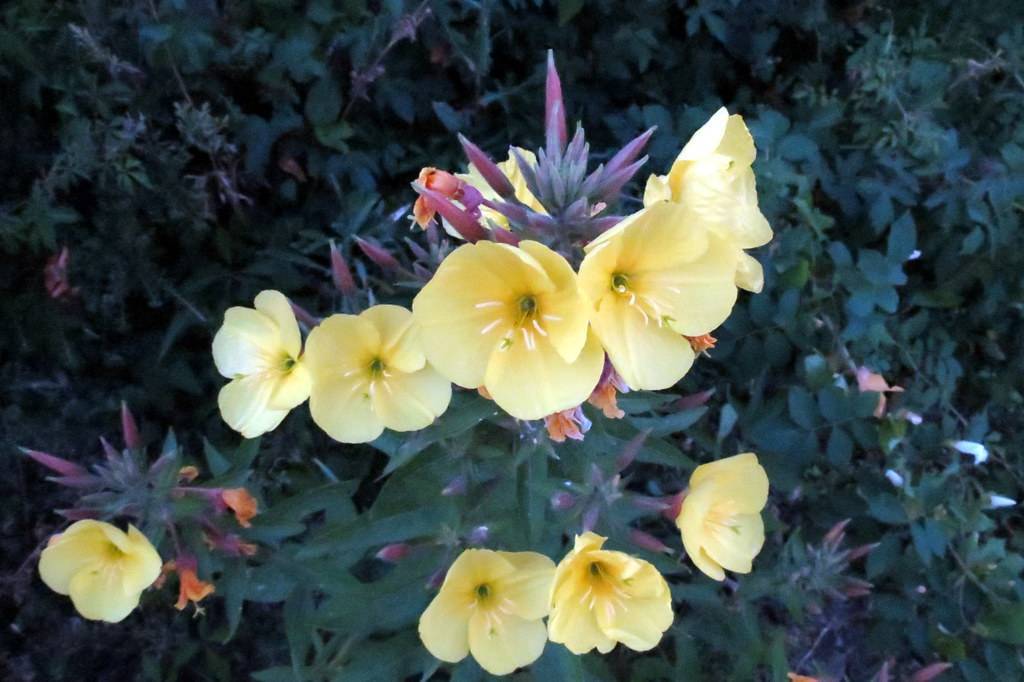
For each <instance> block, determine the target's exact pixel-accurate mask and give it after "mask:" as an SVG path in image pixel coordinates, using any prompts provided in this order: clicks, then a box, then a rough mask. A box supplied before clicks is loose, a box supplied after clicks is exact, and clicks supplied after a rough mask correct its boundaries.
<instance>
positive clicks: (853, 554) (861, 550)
mask: <svg viewBox="0 0 1024 682" xmlns="http://www.w3.org/2000/svg"><path fill="white" fill-rule="evenodd" d="M879 544H881V543H878V542H869V543H868V544H866V545H861V546H860V547H854V548H853V549H851V550H850V553H849V554H847V555H846V560H847V561H856V560H857V559H860V558H861V557H864V556H867V555H868V554H871V552H873V551H874V550H875V548H876V547H878V545H879Z"/></svg>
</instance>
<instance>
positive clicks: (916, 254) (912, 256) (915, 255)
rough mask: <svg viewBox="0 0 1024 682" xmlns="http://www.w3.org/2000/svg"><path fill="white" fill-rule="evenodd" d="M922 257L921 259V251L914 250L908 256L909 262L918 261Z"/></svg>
mask: <svg viewBox="0 0 1024 682" xmlns="http://www.w3.org/2000/svg"><path fill="white" fill-rule="evenodd" d="M920 257H921V250H920V249H914V250H913V251H911V252H910V255H909V256H907V260H917V259H918V258H920Z"/></svg>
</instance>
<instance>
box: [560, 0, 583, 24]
mask: <svg viewBox="0 0 1024 682" xmlns="http://www.w3.org/2000/svg"><path fill="white" fill-rule="evenodd" d="M583 3H584V0H558V25H559V26H565V25H566V24H568V23H569V22H570V21H572V20H573V17H575V16H576V15H577V14H579V13H580V10H582V9H583Z"/></svg>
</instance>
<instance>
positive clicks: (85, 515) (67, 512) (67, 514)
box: [57, 509, 99, 521]
mask: <svg viewBox="0 0 1024 682" xmlns="http://www.w3.org/2000/svg"><path fill="white" fill-rule="evenodd" d="M57 513H58V514H60V515H61V516H63V517H64V518H65V519H67V520H68V521H84V520H86V519H95V518H97V517H98V516H99V512H98V511H96V510H95V509H58V510H57Z"/></svg>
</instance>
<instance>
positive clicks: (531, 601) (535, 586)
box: [495, 552, 555, 620]
mask: <svg viewBox="0 0 1024 682" xmlns="http://www.w3.org/2000/svg"><path fill="white" fill-rule="evenodd" d="M500 554H501V555H502V557H504V558H505V559H506V560H507V561H508V562H509V563H511V564H512V566H513V567H514V568H515V571H514V572H513V573H512V574H511V575H509V576H508V577H506V578H505V579H503V580H502V582H501V583H500V585H499V586H498V587H497V588H496V590H495V591H496V592H497V594H498V595H499V596H500V598H502V599H508V600H509V602H511V604H510V605H509V607H508V609H509V611H510V612H511V613H512V614H514V615H516V616H519V617H520V618H525V619H527V620H536V619H539V618H543V617H544V616H546V615H548V611H549V610H550V608H551V605H550V603H549V595H550V593H551V582H552V580H553V579H554V577H555V562H553V561H552V560H551V559H549V558H547V557H546V556H544V555H543V554H538V553H536V552H500Z"/></svg>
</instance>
